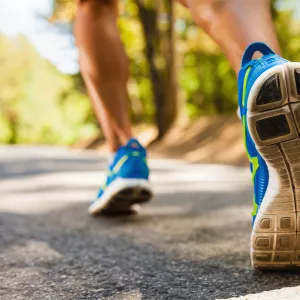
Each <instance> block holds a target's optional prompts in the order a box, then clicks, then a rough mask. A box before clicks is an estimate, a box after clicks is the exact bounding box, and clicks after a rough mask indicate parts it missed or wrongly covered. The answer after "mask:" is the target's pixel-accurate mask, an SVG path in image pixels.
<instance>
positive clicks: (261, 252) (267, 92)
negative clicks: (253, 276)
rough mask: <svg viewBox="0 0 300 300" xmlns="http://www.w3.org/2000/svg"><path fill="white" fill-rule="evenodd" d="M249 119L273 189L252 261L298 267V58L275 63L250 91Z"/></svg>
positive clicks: (260, 214)
mask: <svg viewBox="0 0 300 300" xmlns="http://www.w3.org/2000/svg"><path fill="white" fill-rule="evenodd" d="M279 91H280V93H281V96H282V99H280V100H279V98H280V93H279ZM275 100H276V101H275ZM259 107H260V108H259ZM247 122H248V127H249V130H250V134H251V137H252V138H253V140H254V142H255V144H256V147H257V150H258V151H259V153H260V154H261V156H262V157H263V158H264V160H265V162H266V164H267V166H268V170H269V185H268V189H267V191H266V194H265V196H264V199H263V201H262V204H261V207H260V209H259V212H258V214H257V216H256V221H255V223H254V226H253V231H252V236H251V260H252V264H253V266H254V267H255V268H258V269H268V268H269V269H281V268H288V269H292V268H299V267H300V232H299V231H300V134H299V133H300V64H299V63H287V64H285V65H283V66H279V67H276V68H272V69H270V70H269V71H268V74H267V75H265V74H264V77H263V78H260V80H259V82H258V83H256V84H255V86H254V89H253V90H252V91H251V92H250V94H249V106H248V116H247Z"/></svg>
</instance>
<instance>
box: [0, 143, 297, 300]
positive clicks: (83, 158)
mask: <svg viewBox="0 0 300 300" xmlns="http://www.w3.org/2000/svg"><path fill="white" fill-rule="evenodd" d="M151 165H152V168H153V176H152V181H153V184H154V187H155V190H156V197H155V199H154V201H153V202H152V203H151V204H150V205H149V206H147V207H145V209H144V210H143V211H142V212H141V213H140V214H139V215H137V216H131V217H119V218H114V219H112V218H103V217H102V218H100V217H99V218H91V217H89V216H88V215H87V206H88V203H89V201H90V200H91V199H93V198H94V197H95V194H96V193H97V189H98V187H99V184H100V183H101V182H102V181H103V179H104V176H105V173H104V171H105V170H104V169H105V167H106V159H105V157H104V156H99V155H97V154H96V153H95V152H84V153H76V152H70V151H67V150H63V149H51V148H20V147H19V148H6V147H4V148H1V149H0V299H1V300H13V299H26V300H28V299H34V300H39V299H43V300H44V299H51V300H52V299H53V300H59V299H72V300H73V299H116V300H118V299H120V300H121V299H122V300H123V299H124V300H139V299H151V300H152V299H155V300H156V299H174V300H180V299H189V300H192V299H203V300H205V299H228V298H230V297H233V298H234V299H235V298H236V297H238V298H237V299H251V300H252V299H272V300H273V299H281V300H282V299H300V291H299V288H297V286H299V285H300V273H298V274H291V273H258V272H254V271H252V269H251V267H250V265H249V254H248V244H249V234H250V228H251V220H250V215H249V214H250V211H251V198H252V192H251V185H250V175H249V173H248V168H236V167H229V166H218V165H215V166H213V165H189V164H185V163H183V162H180V161H167V160H154V161H152V162H151ZM283 287H292V288H288V289H284V290H282V291H273V292H271V294H270V293H263V294H259V295H255V296H247V297H245V298H244V297H241V298H239V297H240V296H245V295H247V294H254V293H261V292H263V291H270V290H274V289H281V288H283ZM274 295H275V296H274ZM291 295H292V296H291ZM277 297H278V298H277Z"/></svg>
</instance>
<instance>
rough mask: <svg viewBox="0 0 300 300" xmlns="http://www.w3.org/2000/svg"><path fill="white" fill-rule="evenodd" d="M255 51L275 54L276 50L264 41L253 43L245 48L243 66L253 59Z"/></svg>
mask: <svg viewBox="0 0 300 300" xmlns="http://www.w3.org/2000/svg"><path fill="white" fill-rule="evenodd" d="M255 52H260V53H261V54H263V55H268V54H275V52H274V51H273V50H272V49H271V48H270V47H269V46H268V45H267V44H265V43H263V42H255V43H252V44H250V45H249V46H248V47H247V49H246V50H245V53H244V55H243V58H242V67H243V66H244V65H246V64H247V63H249V62H250V61H251V60H252V58H253V55H254V53H255Z"/></svg>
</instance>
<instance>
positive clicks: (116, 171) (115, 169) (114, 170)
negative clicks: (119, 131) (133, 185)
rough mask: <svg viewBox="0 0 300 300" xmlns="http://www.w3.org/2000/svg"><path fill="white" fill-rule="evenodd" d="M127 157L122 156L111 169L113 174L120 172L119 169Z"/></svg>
mask: <svg viewBox="0 0 300 300" xmlns="http://www.w3.org/2000/svg"><path fill="white" fill-rule="evenodd" d="M128 158H129V157H128V155H124V156H123V157H122V158H121V159H120V160H119V161H118V162H117V164H116V165H115V167H114V168H113V170H112V172H113V173H118V172H119V171H120V169H121V168H122V166H123V165H124V163H125V162H126V161H127V159H128Z"/></svg>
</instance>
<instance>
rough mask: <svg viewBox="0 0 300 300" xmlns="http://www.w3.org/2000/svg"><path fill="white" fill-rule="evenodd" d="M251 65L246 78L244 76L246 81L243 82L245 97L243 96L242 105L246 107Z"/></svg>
mask: <svg viewBox="0 0 300 300" xmlns="http://www.w3.org/2000/svg"><path fill="white" fill-rule="evenodd" d="M251 68H252V67H251V66H250V67H249V68H248V69H247V71H246V74H245V78H244V83H243V98H242V107H245V100H246V91H247V83H248V78H249V73H250V71H251Z"/></svg>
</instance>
